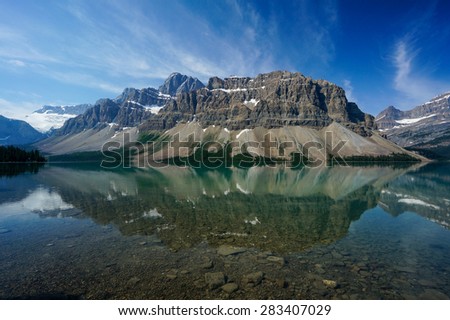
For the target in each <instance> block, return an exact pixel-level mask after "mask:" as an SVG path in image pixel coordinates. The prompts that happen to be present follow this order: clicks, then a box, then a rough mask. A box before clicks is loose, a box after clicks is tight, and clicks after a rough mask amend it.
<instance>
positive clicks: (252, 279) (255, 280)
mask: <svg viewBox="0 0 450 320" xmlns="http://www.w3.org/2000/svg"><path fill="white" fill-rule="evenodd" d="M263 278H264V273H262V272H261V271H257V272H253V273H250V274H247V275H245V276H244V277H242V284H243V285H244V286H247V287H256V286H257V285H259V284H260V283H261V281H262V280H263Z"/></svg>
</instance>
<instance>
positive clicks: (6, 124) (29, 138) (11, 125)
mask: <svg viewBox="0 0 450 320" xmlns="http://www.w3.org/2000/svg"><path fill="white" fill-rule="evenodd" d="M44 137H45V135H44V134H42V133H40V132H39V131H37V130H36V129H34V128H33V127H32V126H30V125H29V124H28V123H27V122H25V121H22V120H13V119H9V118H5V117H4V116H1V115H0V145H24V144H30V143H33V142H36V141H38V140H41V139H43V138H44Z"/></svg>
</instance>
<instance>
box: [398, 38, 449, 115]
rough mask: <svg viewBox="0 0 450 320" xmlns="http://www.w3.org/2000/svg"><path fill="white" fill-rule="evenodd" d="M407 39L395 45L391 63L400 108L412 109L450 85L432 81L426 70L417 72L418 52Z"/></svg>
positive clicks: (446, 89)
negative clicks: (398, 94)
mask: <svg viewBox="0 0 450 320" xmlns="http://www.w3.org/2000/svg"><path fill="white" fill-rule="evenodd" d="M411 43H413V42H412V41H408V37H405V38H403V39H401V40H399V41H398V42H397V43H396V45H395V51H394V54H393V59H392V62H393V64H394V67H395V76H394V81H393V83H394V88H395V90H397V91H398V92H399V93H400V94H401V95H402V96H401V97H400V99H399V101H398V105H399V106H400V107H409V108H411V107H414V106H417V105H419V104H421V103H424V102H426V101H428V100H430V99H431V98H433V97H434V96H436V95H438V94H440V93H444V92H446V91H448V90H449V89H450V84H448V83H443V82H440V81H438V80H435V79H433V77H432V76H431V75H430V73H429V72H428V71H427V70H424V69H421V70H419V69H418V67H417V63H416V64H415V61H416V60H418V57H419V54H420V50H419V49H415V48H414V47H413V45H412V44H411Z"/></svg>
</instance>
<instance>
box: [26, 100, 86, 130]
mask: <svg viewBox="0 0 450 320" xmlns="http://www.w3.org/2000/svg"><path fill="white" fill-rule="evenodd" d="M90 107H92V105H91V104H79V105H73V106H42V108H40V109H38V110H36V111H34V112H33V113H32V114H29V115H27V116H26V117H25V121H27V122H28V123H29V124H31V125H32V126H33V127H34V128H35V129H37V130H38V131H40V132H43V133H47V132H51V131H52V130H55V129H58V128H60V127H62V126H63V124H64V122H66V120H68V119H70V118H74V117H76V116H77V115H80V114H82V113H84V112H85V111H86V110H87V109H89V108H90Z"/></svg>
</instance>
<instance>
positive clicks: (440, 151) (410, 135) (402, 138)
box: [376, 92, 450, 158]
mask: <svg viewBox="0 0 450 320" xmlns="http://www.w3.org/2000/svg"><path fill="white" fill-rule="evenodd" d="M376 123H377V125H378V128H379V129H380V130H382V131H383V134H385V135H386V137H387V138H388V139H389V140H392V141H393V142H395V143H397V144H399V145H400V146H403V147H408V148H411V149H412V150H415V151H418V152H422V153H423V154H425V155H426V156H428V157H431V158H439V157H449V156H450V147H449V145H448V137H450V93H449V92H447V93H444V94H441V95H438V96H437V97H435V98H433V99H431V100H430V101H428V102H426V103H424V104H421V105H419V106H417V107H415V108H412V109H411V110H407V111H400V110H398V109H396V108H394V107H392V106H391V107H388V108H387V109H385V110H383V111H382V112H381V113H380V114H379V115H378V116H377V118H376Z"/></svg>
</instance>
